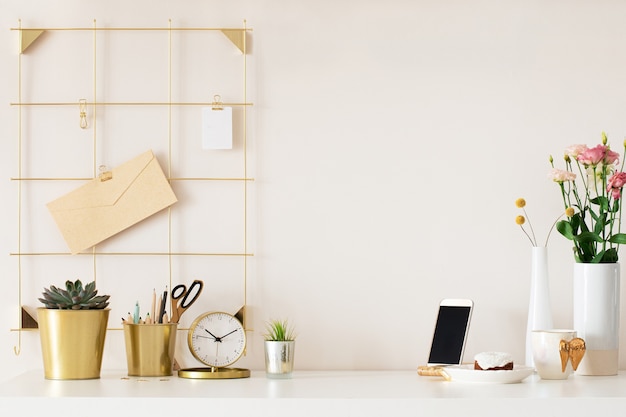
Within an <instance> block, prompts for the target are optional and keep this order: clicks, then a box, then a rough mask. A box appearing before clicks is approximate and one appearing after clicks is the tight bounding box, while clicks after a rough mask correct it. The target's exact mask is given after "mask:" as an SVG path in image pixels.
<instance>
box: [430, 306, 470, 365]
mask: <svg viewBox="0 0 626 417" xmlns="http://www.w3.org/2000/svg"><path fill="white" fill-rule="evenodd" d="M470 312H471V311H470V307H457V306H440V307H439V314H438V316H437V323H436V324H435V334H434V335H433V343H432V346H431V348H430V356H429V358H428V363H437V364H450V365H455V364H460V363H461V359H462V358H461V355H462V354H463V345H464V343H465V331H466V330H467V323H468V320H469V317H470Z"/></svg>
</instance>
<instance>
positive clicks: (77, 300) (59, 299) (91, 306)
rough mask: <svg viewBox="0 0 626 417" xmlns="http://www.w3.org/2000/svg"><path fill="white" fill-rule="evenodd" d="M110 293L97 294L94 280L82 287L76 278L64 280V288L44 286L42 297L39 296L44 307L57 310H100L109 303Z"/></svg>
mask: <svg viewBox="0 0 626 417" xmlns="http://www.w3.org/2000/svg"><path fill="white" fill-rule="evenodd" d="M109 297H110V295H98V290H97V289H96V282H95V281H92V282H90V283H89V284H87V285H85V286H84V287H83V283H82V282H80V280H79V279H77V280H76V281H75V282H72V281H70V280H67V281H65V289H63V288H58V287H55V286H54V285H51V286H50V288H49V289H48V288H44V292H43V298H39V301H41V302H42V303H43V304H44V305H45V306H46V308H50V309H59V310H102V309H104V308H106V307H107V306H108V305H109Z"/></svg>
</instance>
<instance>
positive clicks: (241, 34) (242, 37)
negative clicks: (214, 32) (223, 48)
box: [221, 29, 246, 54]
mask: <svg viewBox="0 0 626 417" xmlns="http://www.w3.org/2000/svg"><path fill="white" fill-rule="evenodd" d="M221 32H222V33H223V34H224V35H226V37H227V38H228V39H229V40H230V41H231V42H232V43H233V44H234V45H235V46H236V47H237V48H238V49H239V50H240V51H241V53H243V54H245V53H246V31H245V30H241V29H221Z"/></svg>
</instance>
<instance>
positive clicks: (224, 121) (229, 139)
mask: <svg viewBox="0 0 626 417" xmlns="http://www.w3.org/2000/svg"><path fill="white" fill-rule="evenodd" d="M232 148H233V108H232V107H222V108H221V110H217V109H214V108H213V107H203V108H202V149H232Z"/></svg>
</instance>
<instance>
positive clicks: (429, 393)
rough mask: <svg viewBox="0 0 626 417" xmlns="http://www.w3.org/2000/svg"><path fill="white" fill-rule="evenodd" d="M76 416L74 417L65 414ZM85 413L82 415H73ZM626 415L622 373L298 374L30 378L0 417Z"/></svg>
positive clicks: (11, 388) (8, 386)
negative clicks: (468, 376) (491, 380)
mask: <svg viewBox="0 0 626 417" xmlns="http://www.w3.org/2000/svg"><path fill="white" fill-rule="evenodd" d="M71 410H73V411H71ZM79 410H83V411H84V412H83V411H79ZM615 413H618V414H620V415H623V413H626V372H620V374H619V375H617V376H606V377H591V376H577V375H572V376H570V378H569V379H568V380H564V381H546V380H541V379H540V378H539V377H538V376H537V375H532V376H530V377H528V378H526V379H525V380H524V381H522V382H521V383H516V384H482V383H471V382H455V381H445V380H444V379H442V378H440V377H427V376H420V375H418V374H417V370H415V371H296V372H294V373H293V377H292V378H291V379H284V380H276V379H268V378H266V376H265V373H264V372H262V371H258V372H257V371H253V372H252V375H251V377H250V378H244V379H232V380H192V379H185V378H179V377H178V376H177V375H176V373H175V374H174V375H173V376H171V377H163V378H158V377H152V378H140V377H128V376H126V373H125V371H120V372H110V371H108V372H105V371H103V372H102V375H101V378H100V379H94V380H82V381H53V380H46V379H45V378H44V377H43V371H41V372H38V371H31V372H28V373H25V374H23V375H20V376H18V377H16V378H14V379H13V380H10V381H8V382H5V383H3V384H0V416H2V417H9V416H12V415H16V416H17V415H22V416H23V415H29V416H30V415H45V416H68V415H86V416H90V417H91V416H112V415H116V414H117V415H118V416H119V417H126V416H131V415H135V416H172V415H176V416H186V415H189V416H194V415H197V416H207V417H209V416H210V417H213V416H217V415H224V416H272V417H280V416H290V417H301V416H315V417H319V416H358V417H366V416H384V417H390V416H404V415H407V416H461V415H463V416H481V417H489V416H498V417H500V416H525V417H528V416H532V417H539V416H557V415H566V416H568V417H573V416H590V417H595V416H601V415H618V414H615Z"/></svg>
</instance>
